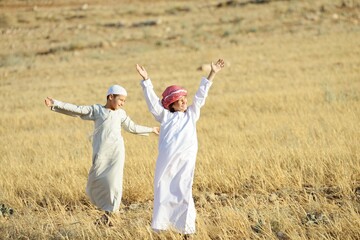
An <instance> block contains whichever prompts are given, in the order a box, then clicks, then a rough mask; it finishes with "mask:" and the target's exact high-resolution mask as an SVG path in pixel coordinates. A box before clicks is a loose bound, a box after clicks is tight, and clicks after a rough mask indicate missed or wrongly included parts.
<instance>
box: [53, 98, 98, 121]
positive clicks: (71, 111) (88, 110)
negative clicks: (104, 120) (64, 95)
mask: <svg viewBox="0 0 360 240" xmlns="http://www.w3.org/2000/svg"><path fill="white" fill-rule="evenodd" d="M51 110H52V111H54V112H58V113H62V114H66V115H69V116H72V117H81V118H82V119H86V120H93V119H94V116H93V115H94V111H93V107H92V106H77V105H74V104H71V103H65V102H61V101H58V100H55V99H54V105H53V106H52V107H51Z"/></svg>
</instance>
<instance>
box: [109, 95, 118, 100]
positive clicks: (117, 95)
mask: <svg viewBox="0 0 360 240" xmlns="http://www.w3.org/2000/svg"><path fill="white" fill-rule="evenodd" d="M110 95H112V96H113V97H114V98H116V97H117V96H119V94H109V95H107V97H106V100H109V96H110Z"/></svg>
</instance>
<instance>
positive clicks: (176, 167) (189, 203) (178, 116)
mask: <svg viewBox="0 0 360 240" xmlns="http://www.w3.org/2000/svg"><path fill="white" fill-rule="evenodd" d="M223 67H224V61H223V60H222V59H219V60H218V61H217V62H216V63H215V64H214V63H212V64H211V71H210V74H209V76H208V78H207V79H206V78H202V80H201V83H200V87H199V89H198V90H197V92H196V94H195V97H194V100H193V104H192V105H190V106H189V107H188V106H187V98H186V96H187V91H186V90H185V89H183V88H182V87H179V86H175V85H173V86H170V87H168V88H167V89H166V90H165V91H164V93H163V94H162V97H163V98H162V100H161V101H160V99H159V98H158V97H157V96H156V94H155V92H154V90H153V85H152V83H151V80H150V78H149V76H148V73H147V72H146V70H145V68H144V67H142V66H139V65H136V69H137V71H138V72H139V74H140V75H141V77H142V78H143V81H141V86H142V88H143V93H144V96H145V100H146V103H147V105H148V108H149V110H150V112H151V113H152V114H153V116H154V117H155V119H156V120H157V121H158V122H160V124H161V125H160V137H159V149H158V150H159V155H158V158H157V161H156V169H155V179H154V210H153V217H152V224H151V225H152V228H153V229H154V230H155V231H160V230H167V229H175V230H176V231H178V232H179V233H182V234H186V236H187V235H188V234H193V233H195V218H196V211H195V204H194V200H193V196H192V184H193V178H194V170H195V161H196V155H197V150H198V141H197V134H196V122H197V120H198V119H199V117H200V108H201V107H202V106H203V105H204V103H205V99H206V97H207V95H208V91H209V88H210V86H211V85H212V80H213V79H214V77H215V75H216V73H218V72H219V71H220V70H221V69H222V68H223Z"/></svg>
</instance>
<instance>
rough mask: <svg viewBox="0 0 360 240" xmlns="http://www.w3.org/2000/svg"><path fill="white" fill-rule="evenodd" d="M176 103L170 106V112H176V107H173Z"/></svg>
mask: <svg viewBox="0 0 360 240" xmlns="http://www.w3.org/2000/svg"><path fill="white" fill-rule="evenodd" d="M174 103H176V102H173V103H171V104H170V105H169V110H170V112H172V113H173V112H176V111H175V109H174V107H173V105H174Z"/></svg>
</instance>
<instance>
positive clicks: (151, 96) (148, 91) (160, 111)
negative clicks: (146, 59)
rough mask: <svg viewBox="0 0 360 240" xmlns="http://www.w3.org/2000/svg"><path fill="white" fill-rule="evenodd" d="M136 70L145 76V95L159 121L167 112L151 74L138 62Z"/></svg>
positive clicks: (143, 83)
mask: <svg viewBox="0 0 360 240" xmlns="http://www.w3.org/2000/svg"><path fill="white" fill-rule="evenodd" d="M136 70H137V71H138V73H139V74H140V76H141V77H142V78H143V81H141V86H142V89H143V93H144V97H145V101H146V104H147V106H148V109H149V111H150V112H151V114H152V115H153V116H154V117H155V119H156V120H157V121H158V122H161V121H162V120H163V118H164V115H165V114H166V111H167V110H165V109H164V107H163V106H162V104H161V102H160V99H159V97H158V96H157V95H156V94H155V92H154V86H153V85H152V83H151V80H150V78H149V75H148V73H147V71H146V70H145V68H144V67H143V66H140V65H139V64H136Z"/></svg>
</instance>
